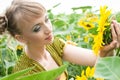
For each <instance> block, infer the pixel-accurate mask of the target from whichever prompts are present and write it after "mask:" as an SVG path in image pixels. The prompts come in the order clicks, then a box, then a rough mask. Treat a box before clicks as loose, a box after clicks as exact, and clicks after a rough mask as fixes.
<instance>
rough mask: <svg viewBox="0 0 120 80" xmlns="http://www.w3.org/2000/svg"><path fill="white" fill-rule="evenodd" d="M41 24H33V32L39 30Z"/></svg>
mask: <svg viewBox="0 0 120 80" xmlns="http://www.w3.org/2000/svg"><path fill="white" fill-rule="evenodd" d="M40 28H41V26H40V25H39V24H37V25H35V28H34V29H33V32H39V31H40Z"/></svg>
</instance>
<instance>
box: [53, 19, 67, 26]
mask: <svg viewBox="0 0 120 80" xmlns="http://www.w3.org/2000/svg"><path fill="white" fill-rule="evenodd" d="M65 24H66V23H65V21H63V20H60V19H58V20H56V21H55V22H54V25H55V26H57V27H62V26H64V25H65Z"/></svg>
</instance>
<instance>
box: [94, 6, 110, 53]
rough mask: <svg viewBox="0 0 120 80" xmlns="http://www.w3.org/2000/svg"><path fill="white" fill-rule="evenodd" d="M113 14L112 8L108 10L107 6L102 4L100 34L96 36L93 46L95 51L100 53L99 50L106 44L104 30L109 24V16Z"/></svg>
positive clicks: (99, 23) (99, 24)
mask: <svg viewBox="0 0 120 80" xmlns="http://www.w3.org/2000/svg"><path fill="white" fill-rule="evenodd" d="M110 14H111V10H107V6H103V7H102V6H101V7H100V20H99V22H98V29H97V31H98V34H97V35H96V36H95V37H94V45H93V47H92V49H93V51H94V53H95V54H96V55H98V51H99V50H100V48H102V47H103V46H102V45H104V42H103V39H104V36H103V35H104V31H105V29H106V27H105V26H106V24H108V22H107V21H108V18H109V16H110Z"/></svg>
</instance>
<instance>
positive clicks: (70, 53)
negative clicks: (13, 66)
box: [15, 14, 120, 70]
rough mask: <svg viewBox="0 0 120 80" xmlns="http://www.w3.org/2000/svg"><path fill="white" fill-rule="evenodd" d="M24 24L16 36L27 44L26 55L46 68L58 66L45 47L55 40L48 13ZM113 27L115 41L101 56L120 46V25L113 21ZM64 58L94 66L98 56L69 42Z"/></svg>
mask: <svg viewBox="0 0 120 80" xmlns="http://www.w3.org/2000/svg"><path fill="white" fill-rule="evenodd" d="M21 25H22V24H21ZM23 25H24V26H21V28H20V30H21V31H22V34H16V35H15V38H16V39H17V40H18V41H20V42H22V43H24V44H25V45H26V47H25V52H26V55H27V56H28V57H30V58H31V59H33V60H35V61H37V62H38V63H39V64H41V65H42V66H43V67H44V68H45V69H46V70H50V69H54V68H57V67H58V65H57V63H56V62H55V61H54V59H53V58H52V56H51V55H50V53H49V52H48V51H47V50H46V49H45V45H47V44H50V43H52V41H53V33H52V25H51V22H50V21H49V19H48V17H47V15H46V14H43V15H42V16H41V17H39V18H37V19H33V21H31V22H30V23H25V24H23ZM111 29H112V30H111V32H112V36H113V41H112V42H111V43H110V45H107V46H105V47H104V48H103V49H102V50H101V51H100V56H108V55H111V52H112V51H113V49H115V48H116V47H119V44H118V43H119V42H120V38H119V36H120V25H119V24H118V23H117V22H116V21H113V22H112V24H111ZM63 59H64V60H66V61H69V62H72V63H75V64H79V65H88V66H94V65H95V62H96V60H97V56H96V55H94V53H93V51H92V50H89V49H84V48H80V47H75V46H72V45H68V44H67V45H66V46H65V47H64V50H63Z"/></svg>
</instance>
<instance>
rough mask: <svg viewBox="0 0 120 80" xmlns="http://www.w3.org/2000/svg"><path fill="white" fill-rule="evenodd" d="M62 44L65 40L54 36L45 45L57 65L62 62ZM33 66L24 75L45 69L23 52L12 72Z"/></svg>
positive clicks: (63, 44)
mask: <svg viewBox="0 0 120 80" xmlns="http://www.w3.org/2000/svg"><path fill="white" fill-rule="evenodd" d="M64 46H65V41H64V40H62V39H60V38H55V39H54V41H53V43H52V44H49V45H46V49H47V51H48V52H49V53H50V54H51V56H52V57H53V59H54V60H55V61H56V63H57V64H58V65H59V66H61V65H62V64H63V60H62V55H63V48H64ZM33 66H35V68H34V69H32V70H31V71H29V72H28V73H26V74H24V75H29V74H33V73H36V72H41V71H45V69H44V68H43V67H42V65H40V64H39V63H38V62H36V61H35V60H33V59H30V58H29V57H28V56H26V54H25V53H23V54H22V55H21V56H20V58H19V60H18V61H17V63H16V65H15V67H14V69H13V72H17V71H20V70H23V69H27V68H29V67H33ZM66 75H67V74H66Z"/></svg>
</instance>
